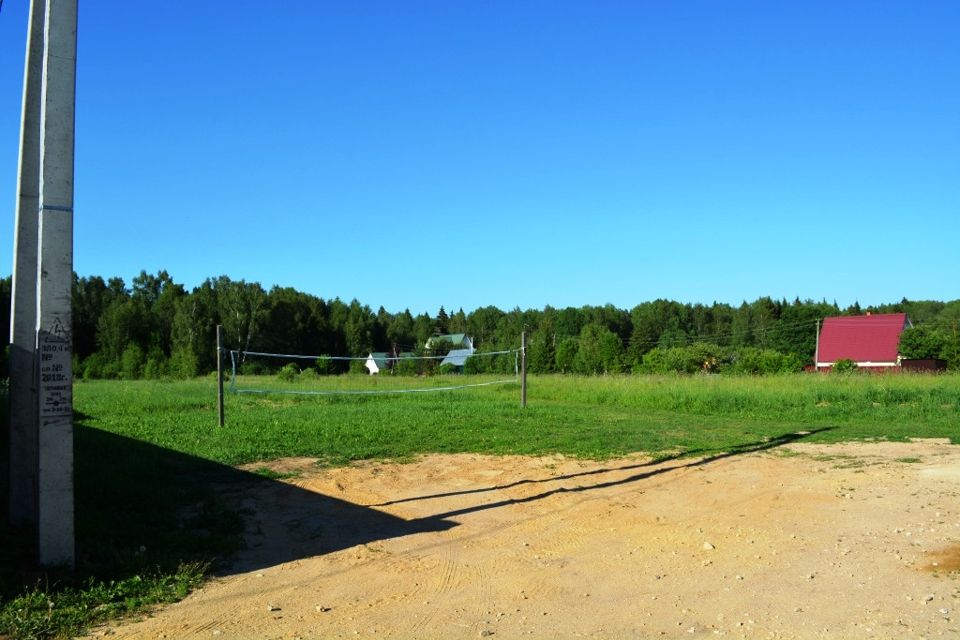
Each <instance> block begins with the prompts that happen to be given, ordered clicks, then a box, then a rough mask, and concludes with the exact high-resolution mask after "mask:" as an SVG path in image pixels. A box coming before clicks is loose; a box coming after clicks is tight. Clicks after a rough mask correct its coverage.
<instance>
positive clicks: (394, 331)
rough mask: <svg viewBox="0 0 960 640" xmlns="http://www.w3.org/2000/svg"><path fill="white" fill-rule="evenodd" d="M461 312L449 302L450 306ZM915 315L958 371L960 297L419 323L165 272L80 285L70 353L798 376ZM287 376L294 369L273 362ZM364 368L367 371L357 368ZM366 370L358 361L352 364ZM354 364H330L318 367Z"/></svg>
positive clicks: (119, 365)
mask: <svg viewBox="0 0 960 640" xmlns="http://www.w3.org/2000/svg"><path fill="white" fill-rule="evenodd" d="M10 293H11V279H10V277H7V278H4V279H2V280H0V323H2V324H0V330H2V331H3V335H4V336H5V339H8V337H9V334H10V331H9V318H10ZM451 308H452V307H451ZM868 311H869V312H873V313H894V312H906V313H907V314H908V316H909V317H910V319H911V320H912V321H913V323H914V324H915V325H916V328H915V329H913V330H908V331H907V332H905V334H904V340H903V344H904V347H906V350H907V351H909V353H906V352H905V353H904V355H909V356H910V357H939V358H943V359H945V360H947V361H948V362H949V365H950V367H951V368H952V369H958V368H960V356H958V354H960V342H958V322H960V300H954V301H952V302H939V301H929V300H928V301H910V300H906V299H903V300H901V301H900V302H897V303H891V304H884V305H879V306H871V307H865V308H861V307H860V306H859V305H858V304H854V305H851V306H850V307H847V308H844V309H841V308H840V307H838V306H837V304H836V303H835V302H834V303H828V302H826V301H820V302H816V301H813V300H800V299H799V298H798V299H795V300H793V301H792V302H788V301H787V300H775V299H772V298H770V297H761V298H758V299H757V300H754V301H753V302H746V301H744V302H742V303H741V304H740V305H739V306H733V305H730V304H726V303H718V302H714V303H713V304H711V305H703V304H689V303H680V302H676V301H672V300H662V299H661V300H654V301H651V302H642V303H640V304H638V305H636V306H635V307H633V308H632V309H629V310H626V309H619V308H617V307H615V306H613V305H605V306H583V307H567V308H562V309H557V308H554V307H550V306H547V307H545V308H543V309H539V310H537V309H527V310H521V309H519V308H516V309H513V310H510V311H503V310H501V309H498V308H496V307H494V306H486V307H480V308H478V309H475V310H473V311H471V312H469V313H465V312H464V311H463V309H458V310H457V311H455V312H448V311H447V310H446V309H445V307H443V306H441V307H440V308H439V310H438V311H437V313H436V315H430V314H428V313H421V314H418V315H413V314H412V313H411V312H410V311H409V309H406V310H404V311H401V312H397V313H391V312H388V311H387V310H385V309H384V308H383V307H379V308H378V309H377V310H376V311H374V310H373V309H372V308H371V307H370V306H368V305H365V304H362V303H360V302H359V301H357V300H351V301H350V302H344V301H342V300H340V299H339V298H334V299H330V300H325V299H323V298H321V297H318V296H315V295H311V294H308V293H303V292H301V291H297V290H295V289H293V288H290V287H279V286H275V287H273V288H271V289H269V290H266V289H264V288H263V286H261V285H260V284H259V283H257V282H246V281H244V280H233V279H231V278H229V277H227V276H219V277H217V278H209V279H207V280H206V281H205V282H203V283H202V284H201V285H200V286H198V287H195V288H194V289H193V290H191V291H188V290H187V289H186V288H185V287H184V286H183V285H181V284H179V283H176V282H174V280H173V279H172V278H171V277H170V275H169V274H168V273H167V272H166V271H160V272H158V273H156V274H149V273H146V272H145V271H141V273H140V275H138V276H137V277H135V278H133V280H132V281H131V283H130V284H129V286H128V285H127V284H126V283H125V282H124V280H123V279H122V278H116V277H115V278H109V279H107V280H104V279H103V278H102V277H100V276H89V277H78V276H77V275H76V274H74V278H73V326H72V330H73V353H74V375H75V377H77V378H123V379H136V378H164V377H171V378H189V377H194V376H198V375H204V374H206V373H208V372H210V371H213V370H215V369H216V350H215V347H214V345H215V341H216V326H217V325H218V324H220V325H223V331H224V336H225V341H226V347H227V348H229V349H233V350H238V351H260V352H269V353H283V354H303V355H336V356H365V355H367V354H368V353H370V352H382V351H407V352H414V353H423V350H424V344H425V343H426V341H427V340H428V339H429V338H430V337H431V336H433V335H437V334H447V333H465V334H467V335H469V336H470V337H471V338H473V342H474V346H475V347H476V348H477V350H478V351H481V352H483V351H501V350H508V349H515V348H517V347H518V346H519V345H520V335H521V332H524V331H525V332H526V334H527V340H528V359H527V362H528V369H529V371H531V372H532V373H551V372H558V373H579V374H604V373H622V372H653V373H663V372H669V371H679V372H688V373H693V372H697V371H713V372H723V371H733V372H742V373H772V372H780V371H796V370H800V369H801V368H802V367H803V366H805V365H808V364H810V363H811V362H812V359H813V354H814V350H815V345H816V327H817V324H816V323H817V321H818V320H820V319H822V318H824V317H828V316H836V315H859V314H861V313H865V312H868ZM272 364H273V365H275V366H276V367H277V368H279V367H280V366H282V365H283V364H285V363H284V362H282V361H280V362H274V363H272ZM513 364H514V359H513V358H512V357H500V358H472V359H470V360H469V361H468V366H467V370H468V371H472V372H483V371H491V370H507V369H512V367H513ZM359 366H362V363H360V365H359ZM354 367H355V368H356V367H357V364H355V365H354ZM348 369H349V366H348V363H343V362H327V363H326V364H325V365H323V370H322V371H321V373H342V372H345V371H347V370H348Z"/></svg>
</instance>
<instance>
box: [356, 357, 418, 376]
mask: <svg viewBox="0 0 960 640" xmlns="http://www.w3.org/2000/svg"><path fill="white" fill-rule="evenodd" d="M412 357H413V354H412V353H409V352H401V353H395V352H388V351H377V352H374V353H371V354H370V355H368V356H367V361H366V362H364V363H363V366H365V367H366V368H367V371H369V372H370V375H376V374H378V373H390V372H391V371H392V369H393V366H394V365H395V364H397V361H398V360H399V359H400V358H412Z"/></svg>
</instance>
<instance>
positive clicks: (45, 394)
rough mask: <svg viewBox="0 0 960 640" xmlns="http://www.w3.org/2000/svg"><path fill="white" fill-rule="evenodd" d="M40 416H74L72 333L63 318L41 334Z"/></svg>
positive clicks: (58, 319) (56, 319) (56, 320)
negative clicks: (62, 320) (67, 328)
mask: <svg viewBox="0 0 960 640" xmlns="http://www.w3.org/2000/svg"><path fill="white" fill-rule="evenodd" d="M38 342H39V347H40V353H39V356H40V387H39V389H40V417H41V418H56V417H63V416H71V415H73V385H72V384H71V382H72V380H71V377H72V376H71V375H70V374H71V371H70V368H71V364H72V363H71V361H70V360H71V357H72V349H71V344H70V334H69V332H68V331H67V330H66V329H65V328H64V326H63V323H62V322H61V321H60V318H54V321H53V323H52V326H51V327H50V330H49V331H42V332H40V340H39V341H38Z"/></svg>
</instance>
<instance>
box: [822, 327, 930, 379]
mask: <svg viewBox="0 0 960 640" xmlns="http://www.w3.org/2000/svg"><path fill="white" fill-rule="evenodd" d="M912 326H913V325H912V324H911V323H910V320H909V319H908V318H907V314H905V313H874V314H870V313H868V314H867V315H865V316H840V317H835V318H824V320H823V327H822V328H821V329H820V335H819V337H818V339H817V352H816V355H815V357H814V361H815V364H816V368H817V371H829V370H830V368H831V367H833V363H835V362H836V361H837V360H853V361H854V362H855V363H857V366H858V367H860V368H864V369H871V370H875V371H885V370H886V371H889V370H891V368H893V367H899V366H900V352H899V346H900V334H901V333H903V330H904V329H906V328H908V327H912Z"/></svg>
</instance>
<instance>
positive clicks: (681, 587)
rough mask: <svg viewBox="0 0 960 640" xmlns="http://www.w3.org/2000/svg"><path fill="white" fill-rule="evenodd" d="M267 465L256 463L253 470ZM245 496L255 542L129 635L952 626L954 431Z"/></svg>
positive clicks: (387, 473) (494, 468)
mask: <svg viewBox="0 0 960 640" xmlns="http://www.w3.org/2000/svg"><path fill="white" fill-rule="evenodd" d="M257 466H263V465H257ZM271 466H272V467H273V468H274V469H276V470H278V471H297V472H299V473H300V475H299V476H298V477H296V478H294V479H290V480H287V481H283V482H274V483H266V486H264V487H262V488H260V489H257V490H255V491H246V492H243V493H239V494H237V495H235V496H234V497H235V498H237V499H242V500H243V502H244V503H245V505H246V506H247V507H248V508H249V509H250V510H251V512H252V514H253V515H251V518H250V527H249V536H248V539H249V546H250V548H249V550H248V551H247V552H245V553H244V554H243V555H242V556H241V557H240V558H239V559H238V561H237V563H236V565H235V566H234V567H233V568H232V569H231V570H229V571H227V572H225V574H224V575H223V576H222V577H220V578H217V579H215V580H214V581H212V582H211V583H209V584H208V585H207V586H206V587H205V588H203V589H202V590H200V591H198V592H196V593H194V594H193V595H191V596H190V597H189V598H187V599H186V600H184V601H183V602H180V603H177V604H175V605H171V606H168V607H166V608H164V609H161V610H158V611H156V612H155V613H154V614H153V616H152V617H150V618H147V619H144V620H141V621H134V622H128V623H125V624H122V625H119V626H113V627H111V628H101V629H98V630H96V631H95V633H96V634H98V635H103V634H106V635H109V636H111V637H123V638H151V639H154V638H224V639H226V638H287V639H290V638H304V639H306V638H358V637H359V638H381V637H383V638H477V637H493V638H520V637H534V638H576V637H593V638H623V637H636V638H658V637H668V638H670V637H675V638H701V637H721V636H726V637H733V638H741V637H743V638H920V637H924V638H933V637H940V636H943V637H957V636H958V635H960V447H958V446H950V445H948V444H945V443H942V442H915V443H908V444H902V443H864V444H846V445H831V446H817V445H807V444H791V445H788V446H785V447H779V448H776V449H771V450H768V451H762V452H754V453H745V454H739V455H731V456H719V457H713V458H704V459H689V458H686V459H675V460H667V461H663V462H659V463H651V462H650V461H648V460H646V459H644V458H642V457H636V458H628V459H617V460H609V461H603V462H589V461H582V460H571V459H564V458H560V457H550V458H521V457H489V456H478V455H454V456H439V455H436V456H427V457H424V458H422V459H420V460H418V461H416V462H414V463H409V464H393V463H365V464H359V465H356V466H352V467H348V468H340V469H328V470H321V469H318V468H317V467H316V466H315V465H314V464H313V461H312V460H304V459H298V460H285V461H277V462H276V463H274V464H273V465H271Z"/></svg>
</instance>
